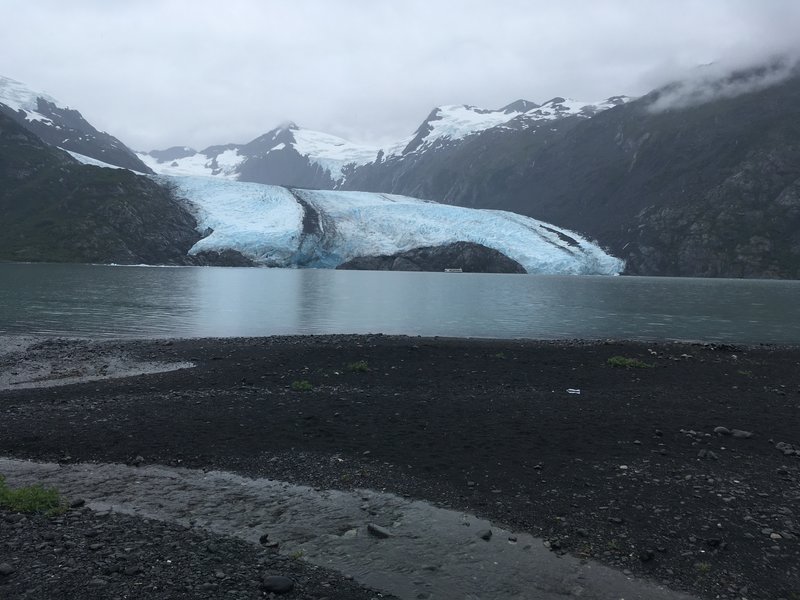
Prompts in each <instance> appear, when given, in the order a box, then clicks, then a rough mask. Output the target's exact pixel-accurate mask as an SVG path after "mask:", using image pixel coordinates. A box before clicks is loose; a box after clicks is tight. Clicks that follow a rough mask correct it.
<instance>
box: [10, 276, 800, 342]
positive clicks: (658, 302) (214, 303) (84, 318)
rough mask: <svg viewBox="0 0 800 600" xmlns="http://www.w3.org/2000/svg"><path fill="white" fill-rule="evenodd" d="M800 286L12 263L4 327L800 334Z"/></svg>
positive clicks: (98, 331)
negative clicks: (798, 300)
mask: <svg viewBox="0 0 800 600" xmlns="http://www.w3.org/2000/svg"><path fill="white" fill-rule="evenodd" d="M799 292H800V282H796V281H760V280H721V279H717V280H711V279H671V278H649V277H637V278H633V277H574V276H516V275H477V274H475V275H473V274H444V273H386V272H366V271H331V270H315V269H307V270H284V269H244V268H242V269H237V268H225V269H222V268H206V267H203V268H200V267H186V268H152V267H108V266H92V265H44V264H35V265H23V264H2V265H0V332H3V333H34V334H49V335H78V336H88V337H168V336H178V337H203V336H220V337H225V336H257V335H276V334H295V333H377V332H382V333H398V334H409V335H440V336H453V337H494V338H629V339H654V340H659V339H690V340H698V339H699V340H707V341H727V342H740V343H759V342H766V343H791V344H797V343H800V305H798V303H797V301H796V299H797V298H798V297H800V293H799Z"/></svg>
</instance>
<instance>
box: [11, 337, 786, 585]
mask: <svg viewBox="0 0 800 600" xmlns="http://www.w3.org/2000/svg"><path fill="white" fill-rule="evenodd" d="M107 357H112V358H113V360H111V361H110V362H109V361H107V360H106V358H107ZM613 357H622V358H623V359H633V360H635V361H638V363H635V362H631V360H620V359H614V360H611V361H609V359H613ZM126 361H128V362H129V363H131V364H146V365H153V364H156V363H181V362H192V363H194V364H195V365H196V367H195V368H188V369H181V370H176V371H172V372H162V373H154V374H145V375H137V376H133V377H124V378H113V379H100V380H95V381H87V382H83V383H72V384H70V385H63V386H57V387H41V388H31V389H19V388H20V387H21V386H22V385H23V382H24V381H25V380H26V374H28V375H31V374H33V375H35V377H33V375H31V377H33V378H35V379H36V380H37V383H38V384H42V383H48V382H50V383H52V382H53V381H57V380H58V379H59V378H77V379H80V378H81V377H82V376H104V375H103V374H104V373H105V374H124V368H121V365H123V366H124V364H125V362H126ZM33 364H35V365H38V366H37V367H36V368H31V367H30V365H33ZM45 364H47V365H51V367H50V368H49V371H47V369H43V367H42V365H45ZM59 364H69V365H71V366H70V368H69V369H66V370H65V369H61V370H59V369H56V368H53V365H59ZM26 365H27V366H26ZM109 365H110V366H109ZM0 371H2V372H5V373H6V374H7V376H6V378H5V379H4V380H3V381H4V382H5V384H4V385H5V389H4V390H2V391H0V456H5V457H12V458H31V459H38V460H46V461H60V462H66V463H69V462H86V461H98V462H119V463H126V464H161V465H174V466H183V467H192V468H215V469H222V470H227V471H233V472H236V473H239V474H244V475H250V476H265V477H271V478H275V479H280V480H285V481H289V482H293V483H301V484H309V485H312V486H315V487H320V488H336V489H357V488H371V489H377V490H386V491H391V492H394V493H397V494H400V495H403V496H409V497H413V498H418V499H424V500H428V501H431V502H432V503H434V504H436V505H439V506H443V507H452V508H454V509H458V510H463V511H467V512H469V513H473V514H477V515H479V516H482V517H484V518H487V519H490V520H492V521H494V522H497V523H499V524H501V525H503V526H505V527H506V528H508V529H511V530H514V531H524V532H529V533H532V534H533V535H536V536H539V537H542V538H544V539H545V540H546V542H545V543H546V544H547V545H548V546H549V547H550V549H551V550H552V551H553V552H554V553H569V554H572V555H575V556H578V557H584V558H591V559H594V560H597V561H600V562H602V563H604V564H607V565H610V566H613V567H615V568H618V569H620V570H625V571H628V572H630V573H631V574H632V575H636V576H640V577H644V578H647V579H650V580H653V581H656V582H663V583H664V584H665V585H667V586H668V587H671V588H672V589H675V590H681V591H686V592H689V593H692V594H694V595H697V596H699V597H703V598H709V599H711V598H729V599H734V598H736V599H739V598H745V599H755V598H761V599H770V600H774V599H778V598H784V599H786V600H798V599H800V502H799V501H800V349H797V348H773V347H758V348H751V347H733V346H716V345H703V344H639V343H628V342H534V341H485V340H451V339H429V338H406V337H389V336H380V335H376V336H313V337H282V338H259V339H223V340H218V339H213V340H212V339H201V340H171V341H164V340H160V341H141V342H103V343H100V342H76V341H68V340H45V341H36V340H33V341H31V340H28V341H27V342H26V343H25V344H21V345H19V346H17V347H16V348H15V347H11V348H10V349H8V350H7V352H6V353H5V354H0ZM109 371H113V373H109ZM12 372H13V373H15V374H14V375H10V373H12ZM48 373H49V375H48ZM31 377H28V379H30V378H31ZM0 517H2V519H3V520H2V521H0V597H2V598H5V597H9V598H15V597H27V598H40V597H42V598H43V597H53V598H58V597H64V598H69V597H75V598H109V597H120V598H122V597H130V598H134V597H135V598H174V597H187V598H197V597H208V598H216V597H221V596H223V592H224V593H225V594H228V595H225V597H241V598H249V597H258V596H260V595H265V594H269V592H268V591H265V589H264V588H263V577H264V576H267V575H272V574H274V575H282V576H287V577H290V578H292V579H293V580H294V581H295V582H296V585H295V587H294V589H293V590H292V591H291V592H289V593H288V594H286V595H284V596H281V597H288V598H323V597H328V598H372V597H378V593H377V592H373V591H369V590H365V589H362V588H359V587H358V586H356V585H355V584H354V583H353V582H351V581H348V580H347V579H345V578H344V577H343V576H341V575H339V574H335V573H332V572H328V571H324V570H321V569H316V568H314V567H311V566H310V565H306V564H305V563H304V562H303V561H296V560H294V561H293V560H286V558H285V557H281V556H279V555H277V554H276V553H274V552H271V551H270V549H269V548H266V547H265V548H259V549H256V550H253V548H252V547H248V545H247V544H245V543H244V542H241V541H237V540H233V539H227V538H219V537H214V536H213V535H212V534H209V533H206V532H203V531H198V530H195V529H191V530H185V529H180V528H177V529H176V528H175V526H174V525H168V524H160V523H157V522H152V521H148V520H144V519H137V518H134V517H128V516H124V515H116V514H112V515H103V514H97V513H93V512H89V511H86V510H85V509H80V508H78V509H75V510H73V511H70V512H69V513H67V514H66V515H64V516H63V517H60V518H59V519H58V520H57V521H55V522H53V521H51V520H48V519H46V518H44V517H36V518H27V519H20V517H18V516H16V515H12V514H10V513H8V512H3V513H0ZM170 528H172V529H170ZM93 531H97V533H96V534H91V532H93ZM81 532H83V537H81ZM87 532H88V533H89V534H90V535H89V536H88V537H87V535H86V534H87ZM92 535H94V536H95V537H98V536H99V537H100V538H101V540H102V541H100V542H96V543H101V544H103V546H102V547H101V548H98V549H96V550H91V548H90V547H91V544H93V543H95V542H91V541H90V540H91V539H93V538H92ZM67 542H70V543H69V544H68V543H67ZM209 546H211V548H212V550H211V551H209V550H208V548H209ZM167 548H168V549H170V550H169V552H172V553H173V554H174V555H175V557H176V558H175V561H176V562H177V563H179V564H181V565H183V566H182V567H181V569H176V570H174V571H171V572H170V574H169V576H167V575H166V574H165V572H164V571H163V569H162V570H158V569H157V568H156V567H158V566H159V565H161V564H162V562H161V558H163V557H164V556H166V554H165V553H166V552H167V550H165V549H167ZM57 549H60V551H59V552H56V550H57ZM126 549H128V551H126ZM98 550H101V551H102V552H101V553H100V554H98ZM159 557H161V558H159ZM65 561H66V563H68V564H69V565H71V566H70V567H64V564H65ZM3 564H5V565H7V566H8V567H10V570H11V572H9V573H7V574H4V573H3V566H2V565H3ZM114 565H116V566H114ZM126 569H128V571H130V573H128V571H126ZM77 573H83V574H84V575H83V576H80V577H78V576H77ZM214 586H216V587H214ZM383 597H386V596H383Z"/></svg>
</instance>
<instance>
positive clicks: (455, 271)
mask: <svg viewBox="0 0 800 600" xmlns="http://www.w3.org/2000/svg"><path fill="white" fill-rule="evenodd" d="M444 272H445V273H463V272H464V271H462V270H461V269H445V270H444Z"/></svg>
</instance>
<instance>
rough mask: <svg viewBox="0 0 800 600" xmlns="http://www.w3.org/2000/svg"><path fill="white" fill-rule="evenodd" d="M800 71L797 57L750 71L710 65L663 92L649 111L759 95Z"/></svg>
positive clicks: (778, 60) (670, 85)
mask: <svg viewBox="0 0 800 600" xmlns="http://www.w3.org/2000/svg"><path fill="white" fill-rule="evenodd" d="M798 68H800V65H799V63H798V58H797V57H794V56H784V57H779V58H775V59H773V60H772V61H770V62H769V63H768V64H767V65H766V66H763V65H758V66H751V67H749V68H742V67H737V68H736V69H731V68H728V67H726V66H725V65H724V64H712V65H706V66H704V67H702V68H698V69H696V70H695V71H694V72H693V73H692V74H691V75H690V76H687V77H684V78H683V79H681V80H680V81H676V82H674V83H671V84H669V85H667V86H665V87H664V88H663V89H661V90H659V91H658V92H657V93H656V95H655V99H654V101H653V102H652V103H651V104H650V105H649V106H648V109H649V110H650V111H652V112H664V111H667V110H672V109H680V108H685V107H687V106H695V105H700V104H704V103H707V102H711V101H713V100H719V99H723V98H734V97H736V96H740V95H742V94H747V93H750V92H756V91H759V90H762V89H765V88H768V87H770V86H773V85H776V84H778V83H780V82H781V81H784V80H785V79H787V78H788V77H790V76H791V75H796V74H797V73H798Z"/></svg>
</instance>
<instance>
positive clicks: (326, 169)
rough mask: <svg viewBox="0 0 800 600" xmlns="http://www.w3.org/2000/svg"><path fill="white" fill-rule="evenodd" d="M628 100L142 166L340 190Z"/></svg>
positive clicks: (279, 136)
mask: <svg viewBox="0 0 800 600" xmlns="http://www.w3.org/2000/svg"><path fill="white" fill-rule="evenodd" d="M627 100H628V98H627V97H625V96H616V97H614V98H609V99H608V100H605V101H603V102H594V103H586V102H577V101H573V100H565V99H564V98H553V99H552V100H549V101H547V102H545V103H544V104H541V105H539V104H536V103H534V102H530V101H527V100H517V101H516V102H513V103H511V104H509V105H507V106H504V107H503V108H500V109H497V110H488V109H483V108H477V107H474V106H468V105H452V106H441V107H438V108H435V109H434V110H433V111H432V112H431V113H430V114H429V115H428V117H427V118H426V119H425V121H424V122H423V123H422V125H420V127H419V128H418V129H417V130H416V131H415V132H414V133H413V134H412V135H410V136H408V137H405V138H403V139H400V140H398V141H396V142H394V143H391V144H388V145H387V146H386V147H383V148H380V147H377V146H368V145H363V144H355V143H352V142H349V141H347V140H345V139H343V138H340V137H337V136H334V135H331V134H327V133H322V132H319V131H313V130H310V129H304V128H302V127H298V126H297V125H296V124H295V123H291V122H289V123H285V124H283V125H281V126H279V127H277V128H275V129H273V130H271V131H269V132H267V133H265V134H264V135H261V136H259V137H257V138H256V139H254V140H252V141H251V142H248V143H246V144H225V145H215V146H210V147H208V148H206V149H204V150H201V151H197V150H194V149H192V148H188V147H185V146H176V147H172V148H168V149H166V150H153V151H150V152H139V153H138V156H139V158H140V159H141V160H142V161H143V162H144V163H145V164H146V165H147V166H148V167H149V168H151V169H152V170H153V171H155V172H156V173H160V174H163V175H206V176H214V177H223V178H226V179H235V180H239V181H250V182H256V183H267V184H273V185H286V186H292V187H305V188H319V189H337V188H342V187H348V188H350V187H351V186H350V185H349V178H350V177H351V176H353V175H354V174H355V173H357V172H358V170H359V169H360V168H362V167H365V166H367V165H378V167H377V168H379V169H380V170H387V165H388V163H391V162H392V161H394V160H404V159H406V158H409V157H413V158H414V159H415V160H418V159H420V157H421V156H423V155H425V154H426V153H427V154H430V153H431V151H436V150H439V149H441V148H452V147H454V146H457V145H459V144H460V143H462V142H464V141H465V140H467V139H468V138H473V137H475V136H478V135H480V134H481V133H483V132H486V131H488V130H492V131H495V132H502V131H503V130H506V131H519V130H531V131H534V130H536V129H537V128H538V127H539V126H541V125H543V124H545V123H547V124H549V125H550V126H552V122H553V121H555V120H558V119H564V118H567V117H580V118H588V117H591V116H593V115H594V114H596V113H598V112H601V111H603V110H606V109H608V108H612V107H614V106H617V105H619V104H624V103H625V102H626V101H627ZM360 179H362V178H359V177H356V180H360Z"/></svg>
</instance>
